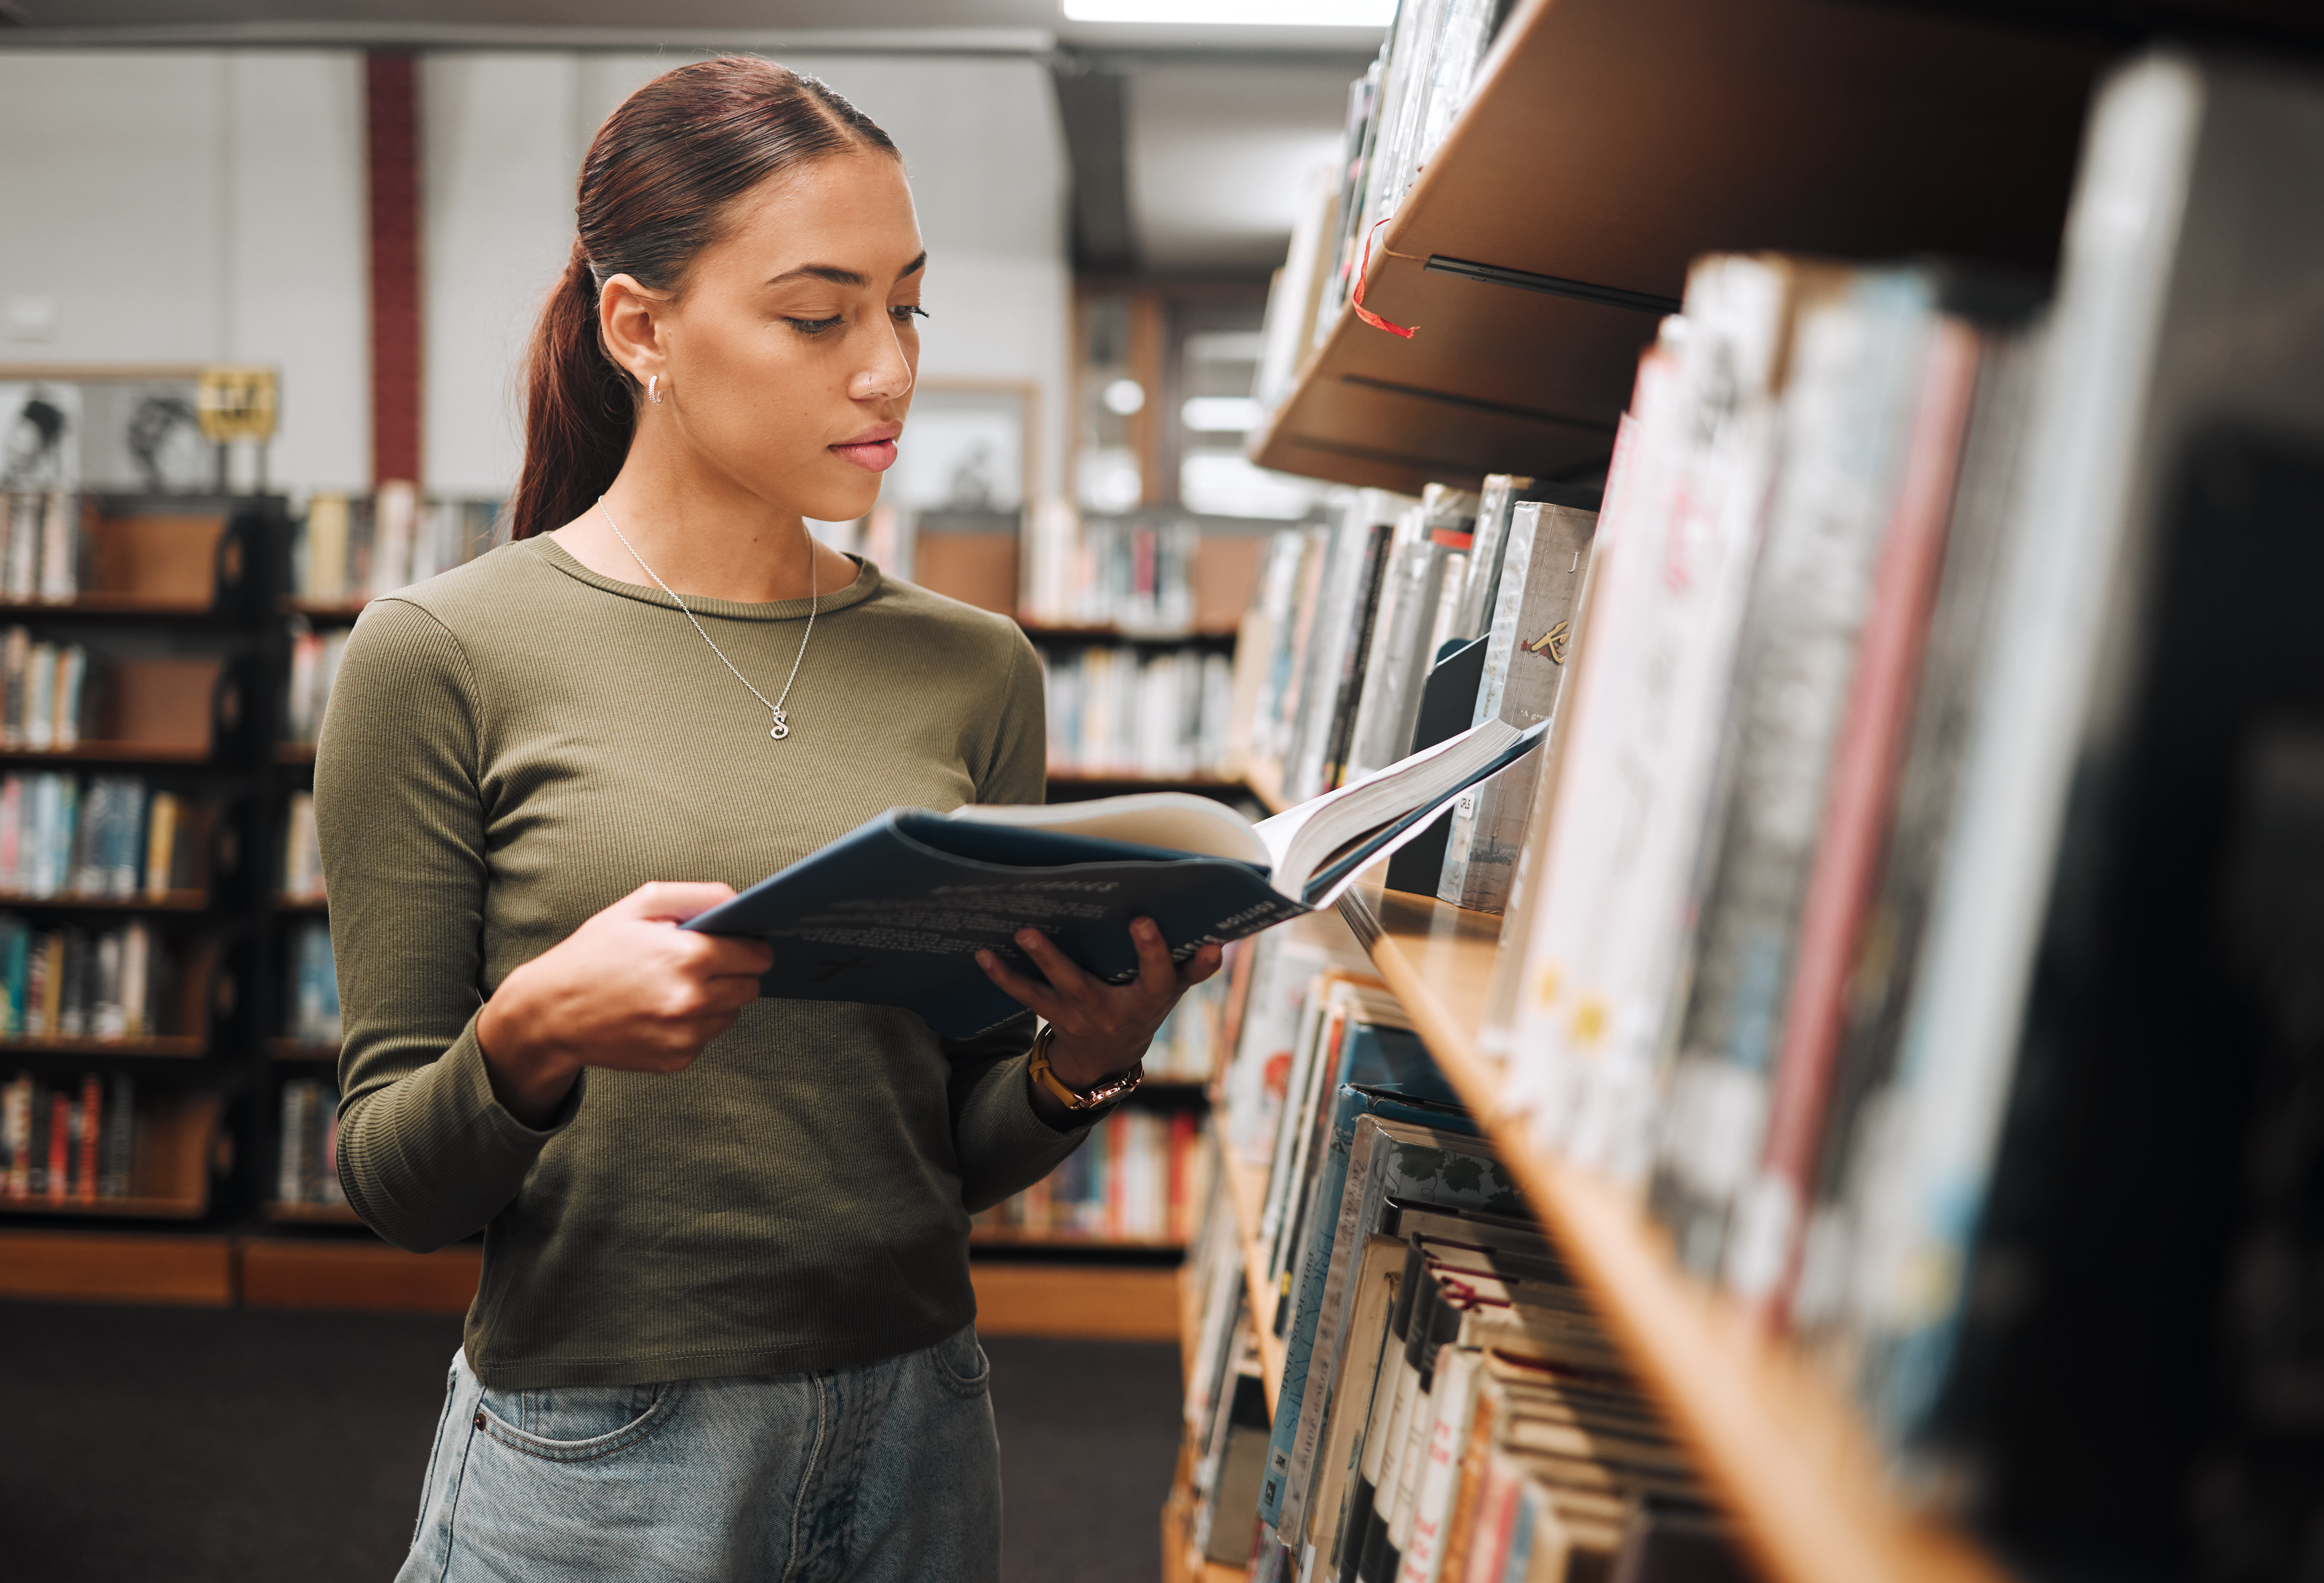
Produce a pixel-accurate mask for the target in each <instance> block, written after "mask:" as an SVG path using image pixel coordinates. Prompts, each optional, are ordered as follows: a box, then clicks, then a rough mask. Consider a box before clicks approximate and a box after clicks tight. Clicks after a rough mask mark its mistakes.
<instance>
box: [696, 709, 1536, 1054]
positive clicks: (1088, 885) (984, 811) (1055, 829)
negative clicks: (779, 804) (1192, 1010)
mask: <svg viewBox="0 0 2324 1583" xmlns="http://www.w3.org/2000/svg"><path fill="white" fill-rule="evenodd" d="M1541 733H1542V728H1541V727H1538V726H1536V727H1534V728H1530V729H1528V730H1526V731H1523V732H1520V731H1514V730H1511V729H1510V728H1509V727H1508V726H1507V725H1505V724H1502V723H1500V722H1489V723H1488V724H1486V725H1483V726H1479V727H1476V728H1474V729H1472V730H1471V731H1469V732H1464V733H1462V735H1461V736H1459V737H1456V738H1454V739H1452V741H1448V742H1445V743H1443V744H1442V745H1441V746H1439V747H1437V748H1435V749H1434V750H1430V751H1429V752H1427V753H1424V754H1419V755H1416V756H1415V757H1414V758H1411V759H1406V760H1405V761H1404V762H1403V763H1401V764H1398V765H1396V766H1394V767H1393V768H1388V769H1386V770H1383V771H1381V772H1380V773H1379V774H1378V775H1375V776H1372V777H1369V778H1366V779H1364V780H1362V781H1359V782H1356V783H1354V784H1353V785H1351V786H1347V787H1342V788H1340V789H1339V790H1338V791H1336V792H1333V793H1330V794H1328V795H1326V796H1322V797H1318V798H1315V799H1314V800H1313V801H1311V802H1308V803H1305V804H1303V805H1300V806H1299V807H1296V808H1293V809H1291V810H1289V811H1288V812H1286V813H1283V814H1278V815H1275V816H1274V817H1272V818H1270V819H1268V820H1265V821H1262V822H1261V823H1259V824H1257V825H1253V824H1250V823H1249V822H1248V821H1247V820H1246V819H1244V818H1243V817H1242V815H1239V814H1237V813H1235V812H1234V811H1233V810H1231V809H1230V808H1227V807H1226V806H1225V805H1222V804H1219V803H1215V802H1213V801H1210V800H1209V799H1207V798H1203V797H1197V796H1190V795H1187V794H1184V793H1175V792H1148V793H1140V794H1137V795H1135V796H1127V797H1108V798H1101V799H1097V800H1095V801H1093V802H1087V803H1077V804H1066V805H1056V806H1049V807H1025V808H1000V807H979V806H971V807H967V808H963V809H956V810H954V812H952V813H951V814H947V815H939V814H933V813H928V812H926V811H924V810H919V809H894V810H891V811H890V812H889V813H887V814H884V815H880V816H878V817H877V818H874V819H871V820H869V821H867V822H866V823H865V824H862V825H861V826H859V827H858V828H857V829H856V830H855V831H854V832H853V833H851V834H849V835H846V836H844V837H842V838H841V839H840V840H838V841H836V842H833V843H832V844H831V845H830V846H828V847H825V849H824V850H823V851H819V852H816V853H815V854H813V855H812V856H810V857H807V858H806V859H803V860H801V861H799V862H798V863H795V864H793V865H791V866H790V867H789V868H788V869H786V870H783V871H782V872H780V873H779V874H775V875H772V876H770V878H768V879H764V880H761V882H759V883H758V884H757V885H754V886H752V888H750V889H748V890H746V891H744V892H742V894H741V895H739V896H737V897H733V899H731V900H729V901H726V902H724V903H721V904H720V905H719V906H717V907H713V908H711V909H710V910H709V911H707V912H705V913H704V914H702V915H701V916H698V917H696V918H694V919H691V920H689V921H688V922H687V924H686V925H684V926H685V927H687V928H689V929H695V930H699V931H703V932H705V933H712V934H747V935H752V936H755V937H757V938H761V939H764V940H767V941H769V942H770V943H773V944H774V945H775V946H776V947H777V951H776V965H775V967H774V968H773V969H772V970H771V971H770V972H768V973H767V974H766V975H765V976H764V977H763V978H762V979H761V992H762V993H764V994H768V995H774V996H782V997H789V998H795V999H811V1000H862V1001H868V1002H870V1003H871V1004H875V1005H897V1006H904V1007H908V1008H910V1009H913V1010H915V1011H918V1012H919V1013H920V1015H921V1016H923V1017H926V1018H927V1020H928V1022H929V1024H930V1026H934V1027H935V1028H936V1029H937V1031H938V1032H940V1033H942V1034H945V1035H946V1036H948V1037H965V1036H968V1035H973V1034H976V1033H979V1032H982V1031H984V1030H986V1029H989V1028H992V1027H996V1026H1000V1025H1001V1023H1004V1022H1007V1021H1009V1020H1010V1019H1011V1018H1013V1017H1018V1016H1020V1015H1022V1014H1023V1008H1021V1007H1020V1006H1019V1004H1018V1003H1017V1002H1016V1001H1015V1000H1013V999H1010V997H1009V996H1007V995H1005V994H1003V993H1002V992H1001V990H1000V989H998V988H996V987H995V986H994V985H993V984H992V982H991V980H989V979H987V978H986V977H985V975H984V973H983V971H982V969H981V968H979V967H978V966H977V965H976V962H975V959H974V956H973V953H974V952H975V951H977V950H980V949H984V950H991V951H992V952H993V953H996V954H997V955H998V956H1000V957H1001V959H1002V960H1003V961H1004V962H1010V963H1011V964H1012V965H1022V964H1024V963H1025V962H1026V959H1025V957H1024V955H1023V953H1022V952H1021V951H1020V950H1019V947H1018V946H1017V945H1016V944H1015V943H1014V941H1015V935H1016V932H1017V931H1018V930H1019V929H1020V928H1025V927H1039V928H1041V929H1043V931H1044V932H1045V933H1047V934H1050V936H1051V937H1052V938H1053V939H1054V940H1056V942H1057V943H1058V945H1059V947H1060V948H1061V949H1062V950H1064V951H1065V953H1066V954H1067V955H1068V956H1070V957H1072V958H1073V959H1074V961H1075V962H1079V963H1080V964H1081V965H1082V966H1083V967H1084V969H1085V970H1086V971H1090V972H1093V973H1095V974H1097V975H1099V976H1101V977H1102V978H1105V979H1107V980H1109V981H1113V982H1126V981H1127V980H1129V979H1130V978H1131V977H1133V976H1134V975H1135V973H1136V971H1137V956H1136V953H1135V951H1134V949H1133V948H1132V946H1131V944H1130V936H1129V924H1130V919H1131V918H1132V917H1135V916H1149V917H1151V918H1153V919H1154V921H1155V923H1156V924H1157V925H1158V926H1159V927H1160V929H1161V931H1162V934H1163V937H1164V939H1165V940H1166V941H1167V943H1168V944H1169V946H1170V949H1171V951H1172V953H1173V955H1174V956H1175V957H1176V959H1177V960H1180V961H1184V960H1185V958H1187V957H1189V956H1191V955H1193V954H1194V952H1195V951H1196V950H1198V949H1199V948H1200V947H1201V946H1202V945H1203V944H1204V943H1221V944H1223V943H1227V942H1230V941H1232V940H1237V939H1240V938H1242V937H1243V936H1245V935H1248V934H1256V933H1258V932H1259V930H1261V929H1264V928H1266V927H1268V926H1269V925H1274V924H1278V923H1282V922H1285V921H1286V920H1288V919H1291V918H1294V917H1297V916H1301V915H1302V914H1304V913H1306V912H1310V911H1313V910H1314V909H1315V908H1317V907H1328V906H1330V905H1331V904H1332V902H1333V901H1334V900H1336V899H1337V897H1339V895H1340V894H1341V892H1342V891H1343V890H1345V889H1346V888H1347V887H1348V886H1349V885H1351V884H1352V883H1353V882H1354V880H1355V878H1356V876H1357V874H1358V873H1359V872H1360V870H1362V869H1363V868H1364V867H1365V866H1366V865H1367V864H1368V863H1369V862H1371V861H1374V860H1375V859H1377V858H1379V857H1381V856H1383V855H1386V854H1387V853H1388V852H1389V851H1393V849H1394V848H1395V846H1396V845H1397V843H1398V842H1400V841H1401V840H1403V839H1405V838H1406V837H1408V836H1409V835H1411V834H1413V833H1416V831H1417V829H1418V828H1419V827H1420V825H1421V824H1425V821H1426V820H1427V819H1428V818H1429V817H1430V816H1433V815H1434V813H1435V811H1436V810H1437V809H1438V808H1439V807H1441V806H1442V805H1443V804H1444V803H1445V802H1447V801H1449V800H1450V799H1451V798H1452V796H1457V795H1458V794H1459V793H1460V791H1461V790H1462V789H1463V788H1464V787H1468V786H1471V785H1473V784H1474V783H1475V782H1476V781H1477V780H1479V779H1480V778H1483V777H1484V776H1487V775H1489V774H1492V773H1493V772H1494V771H1495V770H1497V769H1499V768H1503V767H1505V766H1506V765H1508V764H1509V763H1512V762H1514V761H1515V760H1516V759H1518V758H1520V757H1521V756H1523V755H1524V754H1525V753H1526V752H1527V751H1529V750H1531V749H1532V748H1533V747H1534V746H1535V743H1536V742H1538V741H1539V740H1540V737H1541ZM801 947H820V948H822V949H819V950H807V949H801Z"/></svg>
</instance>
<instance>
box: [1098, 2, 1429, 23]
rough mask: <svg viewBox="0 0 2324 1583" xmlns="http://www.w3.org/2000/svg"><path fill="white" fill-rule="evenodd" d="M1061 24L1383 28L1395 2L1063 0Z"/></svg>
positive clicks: (1391, 13)
mask: <svg viewBox="0 0 2324 1583" xmlns="http://www.w3.org/2000/svg"><path fill="white" fill-rule="evenodd" d="M1395 15H1396V0H1065V20H1066V21H1067V22H1158V23H1200V24H1202V25H1203V26H1207V27H1219V26H1225V25H1231V24H1247V25H1250V26H1256V27H1386V26H1387V25H1388V23H1389V22H1390V21H1391V20H1392V19H1393V18H1394V17H1395Z"/></svg>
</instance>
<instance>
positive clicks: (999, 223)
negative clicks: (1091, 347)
mask: <svg viewBox="0 0 2324 1583" xmlns="http://www.w3.org/2000/svg"><path fill="white" fill-rule="evenodd" d="M687 59H692V57H690V56H682V55H670V56H666V57H660V58H655V57H650V56H634V55H584V54H577V53H569V52H557V53H548V52H542V53H443V54H437V55H432V56H429V57H428V58H427V59H426V60H425V61H424V62H423V69H422V73H421V79H420V105H421V110H420V113H421V116H422V123H421V139H422V158H423V161H424V163H423V168H422V185H421V204H422V206H423V207H422V216H421V232H422V239H423V243H422V244H423V249H424V254H423V257H424V271H425V279H424V281H423V283H422V291H421V304H422V307H421V311H422V314H423V316H424V319H425V323H426V326H427V330H426V334H427V345H426V348H425V354H424V361H423V366H424V370H425V373H424V378H425V381H426V403H427V411H426V430H425V434H424V438H423V445H424V456H425V465H426V470H427V474H428V477H427V481H426V482H427V483H428V486H429V488H430V489H431V490H434V491H439V492H445V493H473V494H477V495H496V494H499V493H502V492H504V491H505V490H506V489H507V488H508V486H509V484H510V483H511V482H512V480H513V479H514V477H515V474H516V467H517V460H518V455H519V449H520V446H521V436H520V432H519V428H518V421H517V413H518V407H517V391H516V384H515V371H516V364H517V360H518V358H519V355H520V354H521V351H522V349H523V346H524V343H525V339H526V337H527V336H528V335H529V334H530V330H531V327H532V320H533V317H534V315H535V313H536V312H537V311H538V308H539V302H540V299H541V297H542V295H543V294H544V293H545V292H546V291H547V290H548V289H549V286H550V285H551V284H552V283H553V282H554V281H555V280H556V278H557V276H558V272H559V271H560V270H562V268H563V267H564V263H565V258H566V254H567V249H568V248H569V247H570V246H571V244H572V236H573V229H572V227H573V214H572V205H573V185H574V179H575V176H576V172H577V171H578V170H579V167H580V161H581V155H582V152H583V151H584V150H585V149H586V147H587V146H588V142H589V139H590V137H591V136H592V135H593V134H594V133H595V131H596V127H597V124H598V123H599V122H600V121H601V120H602V119H603V118H604V115H605V114H606V113H607V112H609V111H610V110H611V109H612V108H613V106H614V105H616V104H618V103H619V102H620V100H621V98H622V96H624V95H625V94H627V93H628V92H630V91H631V90H632V88H634V87H637V86H638V85H639V84H640V83H642V82H644V81H646V80H647V79H648V78H651V77H652V76H653V75H654V74H655V73H656V72H658V71H660V70H663V69H667V68H668V67H669V66H671V65H675V64H678V63H679V62H680V61H682V60H687ZM788 64H792V65H795V66H797V67H798V68H799V69H802V70H807V71H812V72H814V73H815V74H816V75H817V76H819V77H822V78H825V80H827V81H829V82H830V83H832V84H833V85H834V86H835V87H837V88H838V89H839V90H840V91H841V92H842V93H844V94H845V95H847V96H848V97H850V98H851V99H853V100H854V101H855V102H856V103H857V104H858V105H859V106H861V107H862V109H863V110H864V111H865V112H866V113H867V114H869V115H871V117H872V118H873V119H874V120H876V121H878V122H879V123H880V124H881V125H882V126H884V127H885V128H886V129H887V130H888V132H889V134H890V136H892V137H893V138H895V140H896V142H897V143H898V145H899V147H900V148H901V149H902V150H903V152H904V156H905V161H906V164H907V166H908V169H909V170H910V171H911V174H912V180H913V188H914V192H915V195H916V197H917V199H918V204H919V213H920V225H921V230H922V232H923V234H924V235H926V237H927V244H928V248H929V253H930V261H929V271H928V287H927V307H928V309H929V312H930V314H931V315H932V317H931V318H930V319H929V321H928V323H927V326H926V327H925V333H924V336H923V345H924V348H925V350H924V354H923V364H922V370H921V372H922V375H923V377H924V378H926V379H928V380H930V381H942V380H946V379H954V380H973V381H995V380H1001V381H1013V382H1030V383H1032V384H1034V385H1035V386H1037V388H1038V390H1039V392H1040V415H1041V420H1042V429H1043V435H1042V441H1041V446H1040V451H1041V465H1042V473H1043V475H1044V478H1045V481H1046V487H1047V490H1048V491H1049V492H1056V491H1057V490H1058V489H1059V488H1060V487H1061V483H1062V480H1063V478H1064V475H1065V471H1064V470H1065V456H1064V451H1065V444H1064V435H1065V418H1066V411H1065V399H1066V391H1067V390H1068V388H1069V387H1068V382H1067V376H1068V368H1067V361H1068V349H1069V345H1070V341H1069V336H1068V324H1067V320H1068V314H1069V307H1070V299H1071V290H1072V280H1071V275H1070V272H1069V268H1068V265H1067V262H1066V255H1065V194H1066V181H1067V176H1066V164H1065V144H1064V134H1063V131H1062V128H1061V127H1060V126H1059V124H1058V123H1057V117H1056V100H1055V96H1054V95H1053V94H1052V92H1051V91H1050V87H1049V82H1048V77H1047V72H1046V70H1045V69H1043V68H1042V67H1041V66H1039V65H1038V64H1037V63H1035V62H1033V61H1030V60H1006V59H996V58H988V57H970V58H960V59H950V60H947V59H937V58H918V57H915V58H899V57H886V56H844V57H841V56H834V57H828V58H817V59H812V60H810V59H806V58H800V59H797V60H792V61H790V62H788ZM363 127H364V109H363V63H362V58H361V57H360V56H359V55H356V54H354V53H352V52H346V51H336V52H332V51H168V52H159V51H156V52H130V51H105V52H94V51H92V52H60V51H0V301H5V300H6V299H11V298H15V297H19V296H29V297H47V298H52V299H55V300H56V302H57V304H58V307H59V310H60V311H59V318H58V323H57V327H56V330H55V334H54V336H53V337H52V338H51V339H50V340H48V341H44V342H40V343H32V344H28V343H21V342H0V363H33V362H38V363H113V364H120V363H144V364H152V363H206V362H218V361H237V362H239V361H248V362H257V363H273V364H280V365H281V368H282V371H283V416H282V428H281V435H280V437H278V438H277V440H276V442H275V445H274V447H273V451H272V457H271V461H272V476H273V478H274V480H275V481H276V482H278V483H287V484H291V485H294V486H308V487H314V486H332V485H337V486H341V487H346V486H361V485H364V484H366V483H368V482H369V480H370V477H371V460H370V457H371V427H370V352H369V310H368V302H367V287H366V274H367V269H368V264H367V248H366V244H365V239H364V210H365V196H364V194H365V188H364V181H365V178H364V133H363Z"/></svg>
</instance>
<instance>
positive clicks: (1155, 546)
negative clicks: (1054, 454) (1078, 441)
mask: <svg viewBox="0 0 2324 1583" xmlns="http://www.w3.org/2000/svg"><path fill="white" fill-rule="evenodd" d="M1201 541H1202V535H1201V533H1200V532H1199V531H1198V530H1197V529H1195V527H1194V524H1193V523H1191V522H1165V523H1159V524H1156V523H1148V522H1138V521H1124V520H1119V519H1115V518H1110V517H1091V518H1086V519H1084V518H1083V517H1082V516H1081V515H1080V514H1078V513H1077V512H1075V511H1074V510H1073V509H1072V508H1071V507H1069V506H1064V505H1051V506H1048V507H1045V508H1043V509H1042V510H1041V511H1038V512H1037V513H1036V514H1035V516H1034V519H1033V525H1032V529H1031V531H1030V532H1029V534H1028V537H1027V540H1026V572H1025V575H1024V578H1023V582H1024V597H1023V603H1022V611H1021V613H1022V614H1023V616H1024V618H1025V620H1026V621H1027V622H1028V624H1030V625H1034V626H1040V627H1110V628H1112V629H1114V630H1118V631H1120V632H1123V633H1127V634H1130V635H1133V636H1138V637H1156V638H1167V637H1177V636H1183V635H1185V634H1186V633H1188V632H1191V631H1193V630H1194V557H1195V553H1196V550H1197V548H1198V547H1199V546H1200V544H1201Z"/></svg>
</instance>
